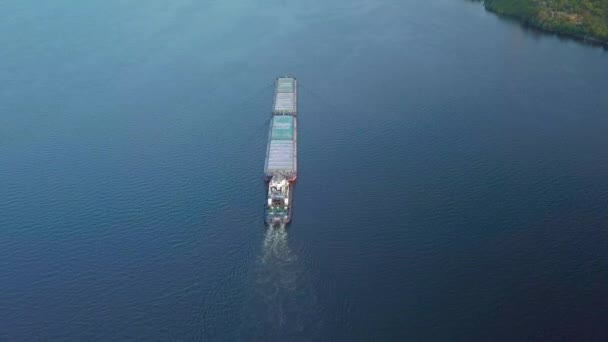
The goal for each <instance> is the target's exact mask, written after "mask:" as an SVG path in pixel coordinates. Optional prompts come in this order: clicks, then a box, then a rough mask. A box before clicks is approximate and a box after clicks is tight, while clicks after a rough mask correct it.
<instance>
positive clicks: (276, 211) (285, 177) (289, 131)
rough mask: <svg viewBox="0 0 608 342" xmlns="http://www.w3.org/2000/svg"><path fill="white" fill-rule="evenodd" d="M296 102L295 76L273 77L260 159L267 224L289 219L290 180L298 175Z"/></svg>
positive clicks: (283, 223) (290, 200)
mask: <svg viewBox="0 0 608 342" xmlns="http://www.w3.org/2000/svg"><path fill="white" fill-rule="evenodd" d="M297 106H298V83H297V80H296V79H295V78H293V77H279V78H277V82H276V88H275V96H274V104H273V109H272V119H271V121H270V129H269V132H268V144H267V146H266V161H265V163H264V175H265V179H266V181H267V182H268V196H267V201H266V205H265V210H264V217H265V221H266V223H267V224H269V225H271V226H274V225H277V224H279V225H281V224H282V225H285V224H287V223H289V222H291V215H292V208H293V200H292V199H293V183H294V182H295V181H296V179H297V178H298V116H297Z"/></svg>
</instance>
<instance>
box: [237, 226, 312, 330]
mask: <svg viewBox="0 0 608 342" xmlns="http://www.w3.org/2000/svg"><path fill="white" fill-rule="evenodd" d="M288 237H289V235H288V232H287V230H286V229H285V226H281V227H269V228H268V229H266V232H265V235H264V241H263V248H262V254H261V255H260V258H259V262H258V264H257V268H256V270H255V292H254V293H253V295H254V298H253V301H252V303H251V308H252V311H251V312H250V315H251V317H249V318H248V319H247V320H249V321H251V322H255V325H254V326H250V328H248V330H249V331H248V333H246V334H245V335H248V336H249V337H256V338H258V339H261V340H277V339H279V340H282V339H284V338H288V337H289V336H292V337H293V336H297V335H299V334H300V333H302V332H303V330H308V333H309V334H310V333H311V331H310V330H311V329H313V330H314V328H313V326H315V324H317V323H318V312H317V310H316V302H317V301H316V295H315V291H314V288H313V284H312V281H311V277H310V274H309V272H307V270H306V267H305V265H304V264H302V263H300V262H299V260H298V256H297V255H296V254H295V253H294V252H293V251H292V250H291V248H290V246H289V239H288ZM251 335H253V336H251ZM288 340H289V338H288Z"/></svg>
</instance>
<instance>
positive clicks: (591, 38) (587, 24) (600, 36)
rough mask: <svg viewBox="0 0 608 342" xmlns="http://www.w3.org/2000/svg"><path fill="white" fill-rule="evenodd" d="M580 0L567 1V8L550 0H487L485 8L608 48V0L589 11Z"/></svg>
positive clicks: (500, 14)
mask: <svg viewBox="0 0 608 342" xmlns="http://www.w3.org/2000/svg"><path fill="white" fill-rule="evenodd" d="M578 1H580V0H566V2H572V3H573V4H572V5H571V6H570V7H568V10H565V9H564V8H563V7H564V5H561V6H562V7H560V6H558V5H553V3H551V2H549V1H545V2H542V3H540V2H538V1H536V0H485V1H484V7H485V9H486V10H487V11H488V12H492V13H494V14H497V15H499V16H502V17H505V18H511V19H515V20H517V21H519V22H521V23H522V24H524V25H526V26H529V27H532V28H534V29H538V30H540V31H543V32H547V33H554V34H558V35H561V36H565V37H570V38H574V39H576V40H579V41H584V42H586V43H589V44H592V45H601V46H604V47H608V0H601V1H600V2H601V3H605V9H604V10H603V12H602V11H601V10H595V12H590V11H589V10H588V9H586V8H583V7H584V6H583V5H581V4H577V3H576V2H578ZM581 2H582V1H581ZM598 13H599V14H598Z"/></svg>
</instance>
